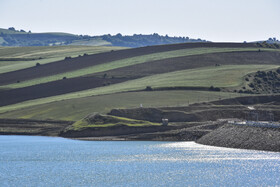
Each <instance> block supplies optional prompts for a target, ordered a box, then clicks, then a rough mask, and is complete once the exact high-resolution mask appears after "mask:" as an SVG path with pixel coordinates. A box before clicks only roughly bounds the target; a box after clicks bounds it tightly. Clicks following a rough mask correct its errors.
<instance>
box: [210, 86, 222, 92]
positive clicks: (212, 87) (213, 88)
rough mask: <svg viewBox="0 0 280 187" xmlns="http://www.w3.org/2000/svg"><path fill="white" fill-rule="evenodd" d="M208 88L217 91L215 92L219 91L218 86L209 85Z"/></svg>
mask: <svg viewBox="0 0 280 187" xmlns="http://www.w3.org/2000/svg"><path fill="white" fill-rule="evenodd" d="M209 90H210V91H217V92H219V91H221V89H220V88H218V87H214V86H210V88H209Z"/></svg>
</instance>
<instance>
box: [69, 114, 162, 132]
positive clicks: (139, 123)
mask: <svg viewBox="0 0 280 187" xmlns="http://www.w3.org/2000/svg"><path fill="white" fill-rule="evenodd" d="M102 118H103V120H100V121H98V122H95V123H91V122H89V121H88V120H87V118H83V119H82V120H78V121H76V122H75V123H74V124H73V125H71V126H70V127H68V128H67V130H83V129H85V128H94V127H103V128H104V127H112V126H115V125H125V126H129V127H143V126H152V125H157V126H158V125H160V124H159V123H152V122H148V121H144V120H135V119H129V118H124V117H117V116H109V115H102Z"/></svg>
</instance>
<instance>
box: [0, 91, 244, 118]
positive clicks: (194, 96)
mask: <svg viewBox="0 0 280 187" xmlns="http://www.w3.org/2000/svg"><path fill="white" fill-rule="evenodd" d="M242 95H245V94H242ZM237 96H241V94H237V93H227V92H205V91H183V90H180V91H179V90H177V91H174V90H173V91H153V92H127V93H117V94H109V95H100V96H91V97H83V98H76V99H69V100H61V101H56V102H50V103H45V104H43V102H42V101H43V100H37V103H36V102H32V101H29V102H24V103H20V104H17V105H14V107H12V105H11V106H7V107H1V108H0V112H2V114H0V118H24V119H60V120H70V121H72V120H79V119H81V118H83V117H85V116H86V115H88V114H90V113H93V112H99V113H108V112H109V111H110V110H111V109H114V108H136V107H139V106H140V104H142V105H143V107H164V106H187V105H189V104H193V103H198V102H205V101H213V100H219V99H224V98H232V97H237ZM62 98H63V97H62ZM40 101H41V103H40ZM9 110H14V111H10V112H6V113H3V112H5V111H9Z"/></svg>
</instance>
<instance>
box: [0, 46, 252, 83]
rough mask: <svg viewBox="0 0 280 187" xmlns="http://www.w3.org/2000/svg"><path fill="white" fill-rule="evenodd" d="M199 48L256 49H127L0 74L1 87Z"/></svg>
mask: <svg viewBox="0 0 280 187" xmlns="http://www.w3.org/2000/svg"><path fill="white" fill-rule="evenodd" d="M198 47H221V48H224V47H236V48H239V47H245V48H246V47H255V44H253V43H247V44H243V43H184V44H172V45H159V46H148V47H141V48H134V49H125V50H119V51H112V52H106V53H100V54H94V55H88V56H82V57H78V58H72V59H67V60H62V61H57V62H53V63H48V64H44V65H40V66H34V67H31V68H27V69H22V70H18V71H13V72H8V73H4V74H0V85H6V84H10V83H16V82H17V81H25V80H30V79H34V78H39V77H45V76H49V75H55V74H59V73H63V72H68V71H73V70H77V69H81V68H86V67H89V66H93V65H98V64H102V63H106V62H111V61H115V60H121V59H125V58H130V57H135V56H140V55H148V54H152V53H159V52H165V51H172V50H179V49H186V48H198Z"/></svg>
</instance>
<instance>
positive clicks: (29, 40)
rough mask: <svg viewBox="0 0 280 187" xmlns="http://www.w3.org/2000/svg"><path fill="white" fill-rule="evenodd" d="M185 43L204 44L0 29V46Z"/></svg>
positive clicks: (155, 37)
mask: <svg viewBox="0 0 280 187" xmlns="http://www.w3.org/2000/svg"><path fill="white" fill-rule="evenodd" d="M186 42H206V40H201V39H191V38H189V37H169V36H168V35H166V36H161V35H159V34H157V33H154V34H150V35H142V34H134V35H132V36H123V35H121V34H117V35H110V34H108V35H102V36H88V35H74V34H69V33H32V32H31V31H28V32H27V31H24V30H16V29H15V28H14V27H10V28H9V29H1V28H0V46H54V45H56V46H57V45H89V46H122V47H143V46H150V45H162V44H175V43H186Z"/></svg>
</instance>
